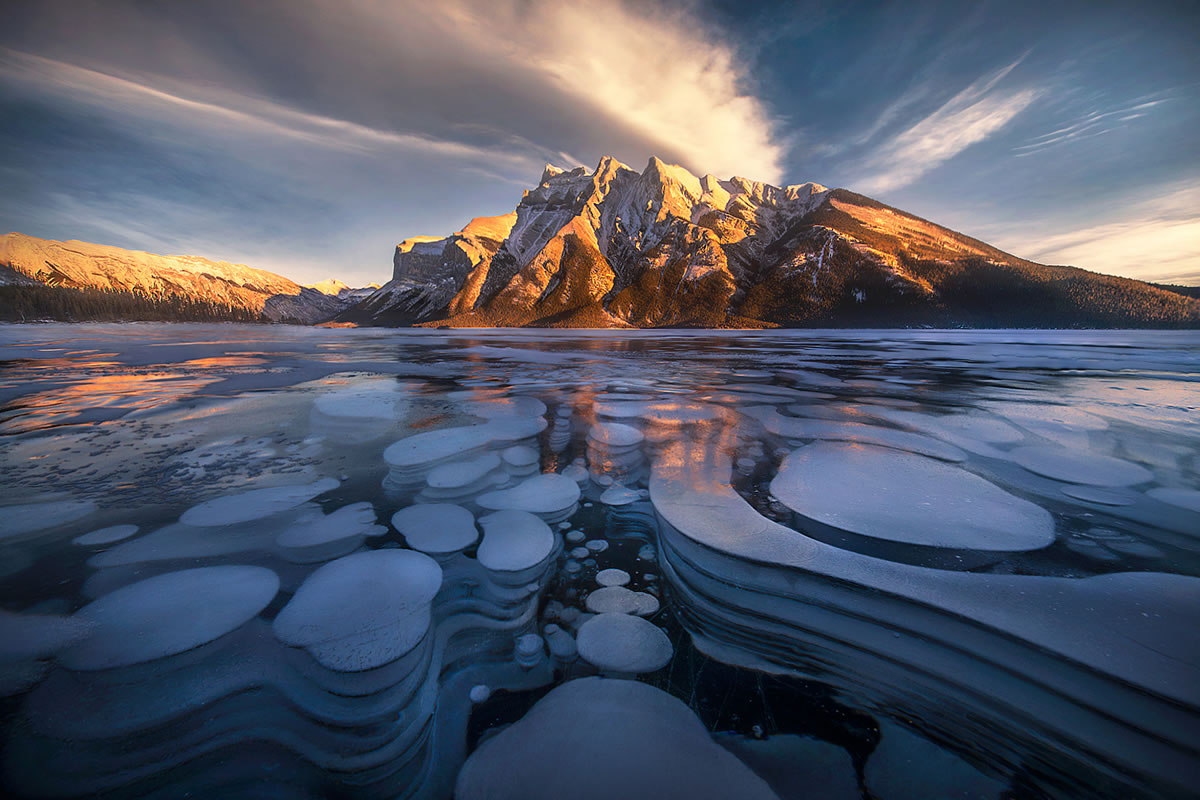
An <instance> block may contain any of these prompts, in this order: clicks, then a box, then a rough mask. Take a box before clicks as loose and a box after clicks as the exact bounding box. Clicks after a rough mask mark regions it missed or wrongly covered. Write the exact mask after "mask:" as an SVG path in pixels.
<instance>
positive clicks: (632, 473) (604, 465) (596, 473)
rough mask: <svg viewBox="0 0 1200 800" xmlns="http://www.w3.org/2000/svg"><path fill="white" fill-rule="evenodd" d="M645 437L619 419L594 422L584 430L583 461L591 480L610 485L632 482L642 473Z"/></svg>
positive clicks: (644, 462) (644, 459)
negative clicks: (586, 463) (584, 455)
mask: <svg viewBox="0 0 1200 800" xmlns="http://www.w3.org/2000/svg"><path fill="white" fill-rule="evenodd" d="M645 438H646V437H645V436H643V435H642V432H641V431H640V430H638V429H637V428H635V427H633V426H631V425H626V424H624V423H621V422H597V423H596V424H595V425H593V426H592V428H591V430H589V431H588V437H587V460H588V468H589V469H590V470H591V473H592V477H593V479H595V480H597V482H598V483H602V484H607V485H612V483H613V482H614V481H622V482H623V483H624V484H625V485H627V486H629V485H634V484H636V483H637V482H638V481H639V480H640V479H642V478H644V476H645V465H646V457H645V454H644V453H643V452H642V443H643V442H644V440H645Z"/></svg>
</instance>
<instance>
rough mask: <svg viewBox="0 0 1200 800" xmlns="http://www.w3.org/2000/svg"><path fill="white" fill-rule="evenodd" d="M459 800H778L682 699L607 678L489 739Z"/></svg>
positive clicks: (466, 770)
mask: <svg viewBox="0 0 1200 800" xmlns="http://www.w3.org/2000/svg"><path fill="white" fill-rule="evenodd" d="M597 619H600V618H599V617H597ZM593 622H594V621H593ZM647 624H648V623H647ZM585 627H586V626H585ZM454 796H455V797H456V798H458V800H518V799H519V800H561V799H562V798H566V797H570V798H575V800H593V798H594V799H595V800H612V798H618V797H619V798H629V800H640V799H641V798H645V800H650V798H667V797H678V798H685V797H686V798H689V799H692V798H694V799H695V800H728V799H729V798H738V799H739V800H777V798H776V795H775V793H774V792H773V791H771V789H770V787H769V786H768V785H767V784H766V782H765V781H763V780H762V778H759V777H758V776H757V775H755V774H754V773H753V772H752V771H751V770H750V769H749V768H748V767H746V766H745V765H744V764H742V763H741V762H740V761H738V759H737V758H736V757H734V756H733V755H731V754H730V753H728V752H726V751H725V750H723V749H722V748H721V747H720V746H718V745H717V744H715V743H714V742H713V740H712V737H710V736H709V734H708V731H707V730H706V729H705V727H704V725H703V724H702V723H701V722H700V720H699V719H698V718H697V717H696V716H695V714H694V713H692V711H691V710H690V709H689V708H688V707H687V706H686V705H684V703H683V702H682V701H680V700H678V699H676V698H674V697H672V696H670V695H668V694H667V693H666V692H663V691H661V690H659V689H655V688H653V687H651V686H647V685H646V684H644V683H638V682H636V681H623V680H611V679H605V678H580V679H578V680H573V681H569V682H567V683H565V684H563V685H561V686H559V687H557V688H555V689H553V690H552V691H551V692H550V693H549V694H547V695H546V696H545V697H544V698H542V699H541V700H539V701H538V703H537V704H536V705H535V706H534V707H533V708H532V709H530V710H529V712H528V713H527V714H526V715H525V716H524V717H523V718H522V719H521V720H520V721H519V722H517V723H516V724H515V725H512V726H511V727H509V728H507V729H506V730H504V731H503V732H501V733H500V734H498V735H497V736H495V737H493V738H491V739H489V740H487V741H485V742H484V743H483V744H482V745H480V747H479V749H478V750H476V751H475V753H473V754H472V755H471V757H470V758H469V759H468V760H467V763H466V764H465V765H464V767H463V769H462V771H461V772H460V773H459V776H458V782H457V784H456V785H455V787H454Z"/></svg>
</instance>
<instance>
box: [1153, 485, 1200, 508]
mask: <svg viewBox="0 0 1200 800" xmlns="http://www.w3.org/2000/svg"><path fill="white" fill-rule="evenodd" d="M1146 494H1147V495H1149V496H1150V497H1153V498H1154V499H1155V500H1159V501H1161V502H1163V503H1169V504H1171V505H1173V506H1179V507H1180V508H1186V509H1188V510H1189V511H1200V491H1197V490H1196V489H1172V488H1167V487H1163V486H1159V487H1157V488H1154V489H1151V490H1150V491H1148V492H1146Z"/></svg>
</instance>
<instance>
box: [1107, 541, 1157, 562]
mask: <svg viewBox="0 0 1200 800" xmlns="http://www.w3.org/2000/svg"><path fill="white" fill-rule="evenodd" d="M1104 546H1105V547H1107V548H1108V549H1109V550H1114V551H1116V552H1118V553H1122V554H1123V555H1127V556H1134V557H1136V558H1162V557H1163V551H1162V550H1159V549H1158V548H1157V547H1155V546H1154V545H1152V544H1150V543H1149V542H1138V541H1129V540H1115V541H1108V542H1105V543H1104Z"/></svg>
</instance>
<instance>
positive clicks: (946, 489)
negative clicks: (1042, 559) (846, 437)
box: [771, 442, 1054, 551]
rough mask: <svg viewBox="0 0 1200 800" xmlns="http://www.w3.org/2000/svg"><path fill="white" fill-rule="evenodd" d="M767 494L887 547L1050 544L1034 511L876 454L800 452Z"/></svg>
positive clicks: (819, 448) (927, 462) (981, 487)
mask: <svg viewBox="0 0 1200 800" xmlns="http://www.w3.org/2000/svg"><path fill="white" fill-rule="evenodd" d="M771 493H772V494H774V495H775V496H776V497H778V498H779V499H780V500H781V501H782V502H783V503H785V504H786V505H787V506H788V507H789V508H791V509H792V510H793V511H795V512H796V513H797V514H800V515H801V516H803V517H806V518H808V519H811V520H815V521H817V522H820V523H822V524H824V525H828V526H829V527H831V528H833V529H836V530H838V531H846V532H849V533H853V534H857V535H860V536H867V537H871V538H874V539H879V540H886V541H890V542H897V543H903V544H912V545H922V546H926V547H943V548H952V549H963V550H984V551H1019V550H1034V549H1038V548H1042V547H1046V546H1047V545H1049V544H1051V543H1052V542H1053V541H1054V519H1053V518H1052V517H1051V516H1050V513H1049V512H1048V511H1046V510H1045V509H1043V508H1041V507H1040V506H1036V505H1034V504H1033V503H1030V502H1028V501H1026V500H1022V499H1021V498H1019V497H1015V496H1013V495H1011V494H1008V493H1007V492H1005V491H1003V490H1001V489H1000V488H999V487H997V486H995V485H994V484H992V483H989V482H988V481H986V480H984V479H983V478H980V477H979V476H977V475H974V474H972V473H970V472H967V471H966V470H964V469H962V468H960V467H956V466H952V465H950V464H945V463H942V462H940V461H936V460H934V459H931V458H926V457H924V456H919V455H915V454H912V453H904V452H900V451H897V450H889V449H886V448H881V447H872V446H865V445H854V444H843V443H836V442H819V443H816V444H812V445H809V446H807V447H802V448H800V449H799V450H797V451H795V452H794V453H792V454H791V455H790V456H788V457H787V458H786V459H784V462H783V464H782V465H781V466H780V469H779V473H778V474H777V475H776V477H775V479H774V480H773V481H771Z"/></svg>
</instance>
